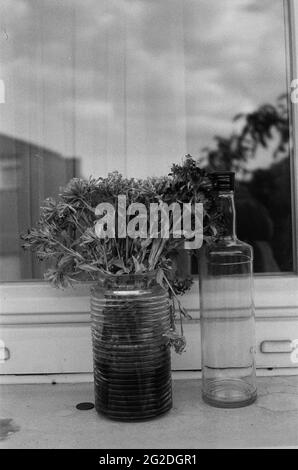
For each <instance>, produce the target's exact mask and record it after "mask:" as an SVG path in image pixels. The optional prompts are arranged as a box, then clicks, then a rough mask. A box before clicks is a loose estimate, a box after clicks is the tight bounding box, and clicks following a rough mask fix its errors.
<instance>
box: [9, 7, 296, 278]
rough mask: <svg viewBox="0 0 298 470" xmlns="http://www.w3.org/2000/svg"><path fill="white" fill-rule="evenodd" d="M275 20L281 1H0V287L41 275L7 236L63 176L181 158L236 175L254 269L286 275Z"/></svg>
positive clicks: (287, 235)
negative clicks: (187, 156)
mask: <svg viewBox="0 0 298 470" xmlns="http://www.w3.org/2000/svg"><path fill="white" fill-rule="evenodd" d="M284 20H285V18H284V10H283V1H282V0H263V1H262V2H260V1H257V0H221V1H220V2H219V1H218V0H185V1H183V2H181V0H163V1H162V2H161V1H159V0H150V1H148V0H85V1H84V2H81V1H79V0H63V1H61V0H2V2H1V5H0V26H1V28H0V35H1V37H0V40H1V47H0V191H1V196H0V213H1V220H2V223H1V230H0V279H1V280H20V279H32V278H37V279H38V278H41V277H42V273H43V270H44V268H43V267H40V266H39V265H38V264H37V262H36V261H35V260H34V258H33V257H32V256H31V255H30V254H28V253H23V251H22V250H21V248H20V242H19V234H20V233H22V232H24V231H26V230H27V228H28V227H30V226H32V225H33V224H35V223H36V221H37V220H38V214H39V206H40V204H41V201H42V200H43V199H44V198H45V197H48V196H56V195H57V194H58V192H59V187H61V186H63V185H65V184H66V183H67V181H68V180H69V179H70V178H71V177H73V176H83V177H89V176H90V175H93V176H105V175H107V173H108V172H110V171H113V170H118V171H120V172H122V173H123V174H125V175H128V176H135V177H145V176H148V175H160V174H167V173H168V172H169V169H170V166H171V164H172V163H173V162H176V161H181V158H182V157H183V155H185V154H186V153H191V154H192V155H193V156H195V157H198V158H199V157H200V158H202V159H203V160H202V162H203V163H202V164H204V165H206V166H208V167H209V168H211V169H216V168H233V169H235V170H236V171H237V180H238V192H237V194H238V196H237V209H238V232H239V236H240V237H241V238H242V239H244V240H247V241H249V242H250V243H252V245H253V246H254V249H255V258H256V260H255V270H256V271H257V272H281V271H291V270H292V269H293V262H292V242H291V240H292V229H291V184H290V165H289V161H290V150H289V147H290V145H289V138H288V135H289V124H288V113H287V102H286V100H285V98H282V95H285V93H286V91H287V82H286V53H285V50H286V48H285V28H284ZM265 104H268V105H270V107H265V108H264V107H262V106H263V105H265ZM237 115H238V118H237V119H236V120H233V119H234V117H235V116H237ZM247 124H249V126H247ZM245 126H246V127H245ZM215 136H219V138H218V139H217V140H215V139H214V138H215ZM281 144H282V145H281ZM193 269H194V272H195V266H194V267H193Z"/></svg>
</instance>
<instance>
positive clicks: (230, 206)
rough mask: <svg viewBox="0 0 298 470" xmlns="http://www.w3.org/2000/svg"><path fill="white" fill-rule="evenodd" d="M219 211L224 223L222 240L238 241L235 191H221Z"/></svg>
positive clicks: (219, 194)
mask: <svg viewBox="0 0 298 470" xmlns="http://www.w3.org/2000/svg"><path fill="white" fill-rule="evenodd" d="M218 211H219V213H220V214H221V217H220V220H221V221H222V227H221V238H224V239H226V240H235V239H236V212H235V202H234V192H233V191H220V192H219V193H218Z"/></svg>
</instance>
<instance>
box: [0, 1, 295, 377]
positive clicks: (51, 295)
mask: <svg viewBox="0 0 298 470" xmlns="http://www.w3.org/2000/svg"><path fill="white" fill-rule="evenodd" d="M284 3H285V8H286V11H287V14H288V18H289V22H288V29H289V30H288V37H289V44H288V46H289V47H290V59H291V60H290V62H291V64H290V67H288V70H289V75H290V76H289V77H288V78H289V80H288V81H289V90H288V91H289V94H290V83H291V81H292V79H293V78H297V77H298V58H297V53H298V0H296V1H295V0H284ZM290 109H291V121H292V130H293V152H294V158H293V159H292V160H293V165H292V171H293V178H292V181H293V198H292V200H293V205H292V207H293V211H294V217H293V220H294V221H295V223H294V224H293V225H294V231H295V234H296V235H295V237H294V247H295V249H294V253H295V251H296V256H295V270H296V272H295V273H291V274H288V275H287V274H284V275H281V276H279V275H272V276H271V275H256V276H255V306H256V318H257V324H258V323H260V324H262V325H263V327H262V328H263V329H264V331H266V329H265V327H264V323H266V324H267V325H268V324H269V323H270V325H271V327H272V322H274V328H275V329H276V331H277V332H279V333H278V334H279V337H280V339H285V338H287V337H288V336H289V334H288V332H289V323H290V324H292V325H294V330H296V328H295V327H296V326H297V327H298V272H297V266H298V250H297V246H298V242H297V234H298V127H297V126H298V104H296V105H294V104H292V103H290ZM198 295H199V294H198V282H197V281H195V283H194V286H193V288H192V290H191V292H190V293H189V294H187V295H185V296H184V297H183V298H182V301H183V304H184V305H185V307H186V308H188V309H189V311H190V313H191V315H192V317H193V320H192V321H190V323H191V325H189V327H190V330H191V329H192V325H193V323H195V324H197V323H199V297H198ZM1 325H2V328H3V331H4V329H6V330H7V329H11V328H12V329H13V328H16V327H18V326H22V327H25V328H26V330H28V327H31V326H32V327H34V326H35V327H38V326H43V327H45V328H46V327H47V326H49V327H51V326H52V327H55V326H59V325H60V326H61V327H62V326H63V325H64V326H65V327H66V326H69V327H70V326H71V327H73V326H79V325H80V326H81V327H82V326H87V325H89V286H88V285H86V286H82V287H77V288H76V289H74V290H65V291H60V290H55V289H53V288H52V287H51V286H50V285H49V284H47V283H46V282H45V281H37V282H36V281H34V282H30V281H27V282H14V283H13V282H7V283H2V284H0V327H1ZM32 329H34V328H32ZM263 329H262V331H263ZM269 329H271V328H269ZM72 331H75V328H74V329H72ZM286 332H287V333H286ZM0 337H1V335H0ZM297 337H298V336H297ZM73 341H74V344H75V341H76V338H75V336H74V339H73ZM59 372H60V371H59V370H57V373H59ZM61 372H62V371H61ZM4 373H5V372H4Z"/></svg>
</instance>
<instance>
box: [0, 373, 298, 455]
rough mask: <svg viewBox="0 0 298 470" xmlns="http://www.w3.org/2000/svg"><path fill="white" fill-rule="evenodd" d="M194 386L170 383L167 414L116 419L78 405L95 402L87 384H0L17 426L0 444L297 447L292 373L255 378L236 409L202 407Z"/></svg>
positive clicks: (5, 409)
mask: <svg viewBox="0 0 298 470" xmlns="http://www.w3.org/2000/svg"><path fill="white" fill-rule="evenodd" d="M200 387H201V383H200V381H199V380H198V379H192V380H174V383H173V399H174V407H173V409H172V410H171V412H169V413H168V414H166V415H164V416H162V417H160V418H157V419H154V420H152V421H146V422H139V423H121V422H114V421H110V420H108V419H106V418H104V417H102V416H99V415H97V413H96V412H95V410H89V411H78V410H77V409H76V407H75V406H76V404H77V403H80V402H83V401H91V402H92V401H93V400H94V397H93V385H92V384H90V383H76V384H58V385H48V384H42V385H41V384H40V385H2V386H1V388H0V394H1V408H2V410H0V416H1V417H2V418H11V419H13V421H14V424H15V426H18V427H19V431H17V432H12V433H11V435H9V436H8V437H7V438H6V439H4V440H2V441H1V443H0V448H4V449H6V448H34V449H39V448H51V449H53V448H71V449H75V448H80V449H82V448H94V449H112V448H120V449H137V448H144V449H146V448H147V449H148V448H153V449H155V448H156V449H158V448H168V449H171V448H172V449H187V448H188V449H202V448H257V447H260V448H264V447H270V448H281V447H295V448H298V377H287V376H284V377H262V378H261V377H259V378H258V392H259V396H258V400H257V402H256V403H255V404H253V405H251V406H249V407H246V408H240V409H234V410H223V409H218V408H213V407H210V406H208V405H206V404H204V403H203V401H202V399H201V390H200ZM15 429H16V428H15Z"/></svg>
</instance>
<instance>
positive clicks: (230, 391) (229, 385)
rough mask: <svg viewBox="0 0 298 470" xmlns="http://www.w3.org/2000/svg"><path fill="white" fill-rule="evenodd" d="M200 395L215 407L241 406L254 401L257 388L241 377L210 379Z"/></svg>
mask: <svg viewBox="0 0 298 470" xmlns="http://www.w3.org/2000/svg"><path fill="white" fill-rule="evenodd" d="M202 397H203V400H204V402H205V403H207V404H208V405H211V406H215V407H217V408H241V407H243V406H248V405H251V404H252V403H254V402H255V401H256V399H257V390H256V389H255V388H253V387H252V386H251V385H249V384H248V383H247V382H245V381H244V380H241V379H226V380H211V381H210V382H209V384H208V386H207V387H206V388H205V390H203V394H202Z"/></svg>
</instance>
